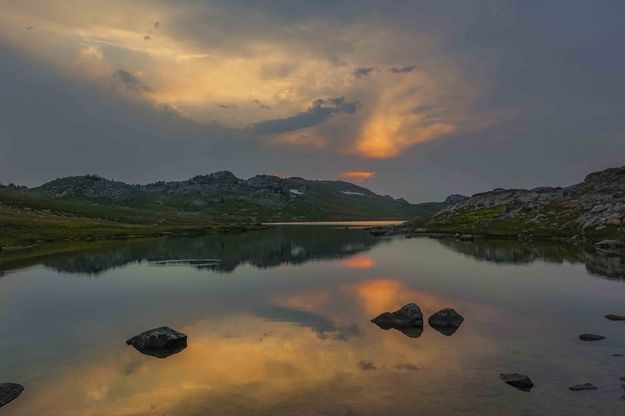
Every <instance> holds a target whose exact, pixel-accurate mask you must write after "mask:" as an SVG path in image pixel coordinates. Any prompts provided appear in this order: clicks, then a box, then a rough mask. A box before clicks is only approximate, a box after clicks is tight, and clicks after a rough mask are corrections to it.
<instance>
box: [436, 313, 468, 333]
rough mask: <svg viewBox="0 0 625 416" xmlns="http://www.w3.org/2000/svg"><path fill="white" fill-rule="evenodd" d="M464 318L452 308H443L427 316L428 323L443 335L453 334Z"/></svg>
mask: <svg viewBox="0 0 625 416" xmlns="http://www.w3.org/2000/svg"><path fill="white" fill-rule="evenodd" d="M463 321H464V318H463V317H462V315H460V314H459V313H458V312H456V311H455V310H454V309H452V308H444V309H441V310H440V311H438V312H436V313H435V314H433V315H432V316H430V317H429V318H428V324H430V326H431V327H432V328H434V329H435V330H437V331H438V332H440V333H441V334H443V335H447V336H450V335H453V334H454V333H455V332H456V331H457V330H458V328H460V325H462V322H463Z"/></svg>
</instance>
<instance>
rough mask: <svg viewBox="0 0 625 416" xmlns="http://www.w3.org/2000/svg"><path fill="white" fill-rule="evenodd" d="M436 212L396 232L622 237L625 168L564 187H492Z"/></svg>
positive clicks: (455, 200) (535, 236)
mask: <svg viewBox="0 0 625 416" xmlns="http://www.w3.org/2000/svg"><path fill="white" fill-rule="evenodd" d="M448 202H449V204H448V205H447V206H446V207H444V208H443V209H442V210H441V211H440V212H438V213H436V214H435V215H433V216H431V217H429V218H419V219H417V220H414V221H411V222H410V223H408V224H406V225H405V226H403V227H400V228H396V229H395V231H398V230H403V231H400V232H408V233H411V232H428V233H432V232H434V233H459V234H464V235H468V237H470V236H471V235H486V236H498V237H514V238H529V239H532V238H555V239H573V240H575V239H580V240H585V239H591V240H597V239H605V238H608V239H610V238H616V239H623V237H624V236H625V166H624V167H620V168H612V169H606V170H604V171H601V172H595V173H591V174H590V175H588V176H587V177H586V178H585V179H584V181H583V182H581V183H578V184H575V185H572V186H567V187H556V188H552V187H541V188H534V189H529V190H526V189H495V190H493V191H490V192H484V193H479V194H475V195H473V196H471V197H470V198H462V197H454V198H451V199H450V200H449V201H448Z"/></svg>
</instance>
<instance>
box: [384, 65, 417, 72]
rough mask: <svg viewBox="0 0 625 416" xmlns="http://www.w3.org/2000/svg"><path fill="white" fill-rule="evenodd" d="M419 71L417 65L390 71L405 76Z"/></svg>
mask: <svg viewBox="0 0 625 416" xmlns="http://www.w3.org/2000/svg"><path fill="white" fill-rule="evenodd" d="M415 69H417V66H416V65H410V66H404V67H402V68H395V67H393V68H391V69H390V71H391V72H392V73H393V74H405V73H406V72H412V71H413V70H415Z"/></svg>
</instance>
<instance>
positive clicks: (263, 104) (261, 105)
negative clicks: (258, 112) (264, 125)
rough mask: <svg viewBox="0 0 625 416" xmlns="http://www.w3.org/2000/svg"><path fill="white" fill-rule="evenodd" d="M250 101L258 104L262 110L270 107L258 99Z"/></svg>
mask: <svg viewBox="0 0 625 416" xmlns="http://www.w3.org/2000/svg"><path fill="white" fill-rule="evenodd" d="M252 102H253V103H254V104H258V106H259V107H260V108H261V109H263V110H271V107H270V106H268V105H267V104H265V103H263V102H262V101H260V100H252Z"/></svg>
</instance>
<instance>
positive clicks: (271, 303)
mask: <svg viewBox="0 0 625 416" xmlns="http://www.w3.org/2000/svg"><path fill="white" fill-rule="evenodd" d="M264 233H265V232H263V233H259V234H255V233H252V234H248V235H241V236H226V235H224V236H215V237H210V238H205V237H202V238H196V239H171V240H163V241H157V242H145V243H144V242H132V243H130V242H129V243H128V245H125V244H124V245H123V247H121V248H119V247H116V248H115V249H110V250H109V251H104V252H100V253H97V252H89V253H87V252H84V253H80V254H73V255H70V256H67V255H65V256H58V257H56V258H47V259H43V260H40V261H38V262H37V263H35V264H37V266H35V267H29V268H25V269H23V270H19V271H15V272H13V273H11V274H10V275H7V276H6V277H5V278H3V279H0V340H2V341H1V342H0V356H2V357H3V360H0V374H2V375H3V377H6V379H7V380H12V381H16V382H19V383H21V384H23V385H24V386H26V390H25V393H24V394H23V395H22V396H21V397H20V398H19V399H18V400H16V401H14V402H12V403H11V404H10V405H8V406H7V407H6V408H3V409H2V411H3V413H4V414H6V415H9V416H26V415H39V414H41V415H48V414H51V415H57V414H59V415H67V416H74V415H76V416H78V415H88V416H100V415H102V416H104V415H107V416H108V415H126V416H128V415H134V416H136V415H139V416H142V415H181V416H191V415H206V414H211V415H228V416H239V415H272V416H280V415H293V414H297V415H304V416H309V415H310V416H312V415H337V416H338V415H366V416H369V415H370V416H373V415H381V414H388V415H394V416H403V415H406V416H407V415H414V414H424V415H453V414H466V415H475V416H477V415H480V416H482V415H487V416H488V415H493V416H494V415H497V416H500V415H529V414H544V413H545V411H546V412H547V413H548V414H550V415H567V416H572V415H575V416H582V415H586V414H589V413H591V414H593V415H595V416H601V415H606V416H607V415H614V414H618V412H619V411H621V408H622V402H621V401H620V396H622V388H621V386H620V382H619V380H618V377H619V376H622V373H621V370H622V367H618V365H620V364H622V363H621V361H622V358H618V357H614V354H618V353H623V352H625V326H622V325H620V324H619V323H618V322H612V321H609V320H607V319H605V318H604V315H605V314H606V313H615V314H618V313H621V314H622V312H621V310H622V305H623V304H625V303H624V302H625V292H623V290H625V285H623V284H622V283H621V282H620V281H609V280H607V279H591V278H588V273H587V272H586V271H585V270H584V267H580V266H579V265H577V263H578V262H579V260H575V261H573V260H568V259H569V258H576V259H579V257H567V258H566V259H567V260H561V261H567V262H571V264H566V263H565V264H562V263H560V262H556V263H546V262H543V261H535V260H539V259H543V258H545V257H548V258H551V257H553V256H552V255H551V254H549V255H544V256H543V255H540V254H539V253H541V252H545V251H550V252H553V251H559V250H562V249H559V248H551V247H545V248H544V249H540V248H538V249H536V250H537V251H534V252H533V253H534V254H533V256H534V257H532V256H529V257H527V256H522V255H520V254H518V253H519V252H521V253H522V252H525V251H527V250H528V248H525V247H523V246H522V245H521V246H515V245H509V244H508V242H503V245H497V244H495V245H492V244H486V243H485V242H479V241H477V242H473V243H470V242H469V243H466V244H465V243H463V244H460V245H458V244H456V242H453V241H452V242H448V241H442V242H438V241H435V240H431V239H410V240H407V239H382V240H380V239H374V238H372V237H369V236H367V235H366V233H364V232H362V231H359V230H343V229H336V228H332V229H330V228H323V229H319V228H310V227H309V228H307V229H297V228H296V227H290V228H289V229H286V230H279V229H276V230H268V233H269V234H270V235H273V237H272V238H269V237H268V236H266V235H265V234H264ZM272 233H273V234H272ZM275 233H278V234H275ZM261 239H264V241H265V242H263V243H260V242H259V241H254V240H261ZM174 243H176V244H174ZM441 243H442V244H443V245H441ZM135 244H136V245H135ZM265 244H266V245H267V247H263V246H264V245H265ZM471 245H474V246H473V247H471ZM176 246H177V247H176ZM476 247H478V248H476ZM448 248H453V249H452V250H449V249H448ZM129 252H132V253H133V255H129V254H128V253H129ZM493 252H496V253H497V255H493V254H492V253H493ZM567 252H568V251H567ZM460 253H463V254H462V255H461V254H460ZM172 254H173V255H172ZM464 254H469V255H464ZM594 255H596V254H594ZM82 256H87V257H82ZM228 256H230V257H228ZM263 256H266V257H263ZM107 257H108V258H112V259H116V260H115V261H104V262H102V264H98V265H97V266H98V267H92V266H93V265H94V263H92V262H91V261H84V262H83V261H82V260H81V261H77V259H79V258H89V259H93V258H98V259H106V258H107ZM556 257H557V258H560V257H561V256H556ZM482 258H488V259H490V260H491V261H478V260H481V259H482ZM510 258H512V259H514V260H513V261H509V260H505V261H503V260H502V259H510ZM122 259H123V261H121V260H122ZM172 259H174V260H176V259H177V260H184V262H177V264H176V265H175V266H171V267H167V266H155V265H154V264H151V263H150V261H152V260H154V261H161V260H172ZM208 259H220V260H222V262H223V263H227V264H229V265H230V266H229V267H230V268H231V269H232V272H231V273H229V274H228V276H227V278H207V277H210V276H222V277H223V274H221V273H223V271H224V269H215V270H213V269H206V268H200V269H198V268H197V267H196V266H197V265H198V263H199V264H201V265H204V264H206V262H207V260H208ZM312 259H323V261H310V260H312ZM522 259H524V260H522ZM528 259H529V260H528ZM118 260H119V261H118ZM215 263H218V262H215ZM76 264H80V265H81V267H74V266H75V265H76ZM237 264H238V265H240V264H250V265H253V266H254V267H237V266H236V265H237ZM519 264H522V266H519ZM583 264H587V263H585V262H584V263H583ZM40 265H44V266H46V267H40ZM85 265H89V267H85V268H83V266H85ZM105 266H106V267H108V268H103V267H105ZM274 266H276V267H274ZM295 266H296V267H295ZM51 267H54V269H52V268H51ZM56 270H59V271H62V273H60V272H57V271H56ZM77 270H85V271H87V272H89V273H93V272H94V270H99V273H100V275H99V277H98V278H97V279H77V278H75V276H69V275H68V274H67V272H68V271H73V272H75V273H78V271H77ZM411 302H414V303H416V304H417V305H419V307H420V309H421V310H422V312H423V314H424V316H425V317H429V316H431V315H432V314H434V313H435V312H437V311H440V310H441V309H443V308H454V309H455V310H457V311H458V312H460V313H462V315H463V316H464V317H465V318H466V319H465V321H464V322H463V323H462V327H461V328H460V329H459V330H458V331H457V332H456V333H455V334H454V335H453V336H452V337H448V336H445V334H442V333H439V332H437V331H435V330H434V329H432V328H431V327H430V326H426V327H425V330H424V331H423V333H422V334H421V336H420V337H418V338H411V337H406V336H405V335H404V334H403V333H401V332H399V331H395V330H391V331H383V330H381V329H380V328H379V327H377V326H376V325H374V324H372V323H371V322H370V319H371V318H373V317H375V316H377V315H379V314H380V313H382V312H385V311H395V310H397V309H399V308H400V307H401V306H402V305H406V304H408V303H411ZM161 325H169V326H171V327H172V328H175V329H176V330H179V331H181V332H183V333H185V334H187V335H188V347H187V348H186V349H184V350H182V351H180V352H178V353H177V354H175V355H172V356H169V357H167V358H165V359H164V360H159V359H155V358H153V357H149V356H144V355H142V354H140V353H138V352H137V351H135V350H134V349H132V348H130V347H128V346H127V345H126V344H125V340H126V339H128V338H129V337H130V336H132V335H135V334H137V333H140V332H141V331H143V330H145V329H146V328H153V327H158V326H161ZM586 331H596V332H597V333H601V334H605V335H607V336H608V337H607V339H606V341H605V342H602V343H595V344H592V345H589V344H588V343H580V342H579V340H578V339H577V336H578V334H580V333H583V332H586ZM580 344H583V345H580ZM619 360H621V361H619ZM515 372H520V373H522V374H527V375H528V376H531V378H532V380H533V381H534V382H535V383H536V386H535V387H534V388H533V389H532V391H531V392H530V393H527V394H525V393H521V392H519V391H518V390H516V389H514V388H511V387H510V386H508V385H506V384H505V383H503V382H502V381H501V379H500V378H499V374H501V373H515ZM586 381H588V382H593V383H594V384H596V385H598V386H600V389H599V390H597V391H596V392H591V394H589V395H572V394H571V392H570V391H569V390H568V386H570V385H572V384H576V383H580V382H586ZM545 409H548V410H545Z"/></svg>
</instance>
